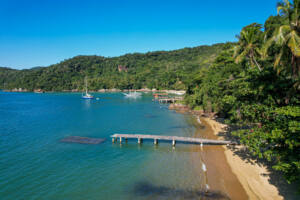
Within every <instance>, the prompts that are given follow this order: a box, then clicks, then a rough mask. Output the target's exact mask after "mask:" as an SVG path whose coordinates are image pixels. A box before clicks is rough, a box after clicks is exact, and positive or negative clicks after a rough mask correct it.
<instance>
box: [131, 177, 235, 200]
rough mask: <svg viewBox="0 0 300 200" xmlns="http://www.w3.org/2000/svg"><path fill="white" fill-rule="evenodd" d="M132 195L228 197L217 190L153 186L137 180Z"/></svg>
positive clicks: (171, 197) (150, 196)
mask: <svg viewBox="0 0 300 200" xmlns="http://www.w3.org/2000/svg"><path fill="white" fill-rule="evenodd" d="M133 193H134V195H137V196H144V197H149V198H151V199H203V200H206V199H207V200H209V199H224V200H225V199H229V198H228V197H227V196H226V195H224V194H222V193H221V192H218V191H207V192H206V191H204V190H189V189H177V188H171V187H166V186H155V185H153V184H151V183H149V182H146V181H142V182H137V183H136V184H135V185H134V188H133Z"/></svg>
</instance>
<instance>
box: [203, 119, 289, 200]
mask: <svg viewBox="0 0 300 200" xmlns="http://www.w3.org/2000/svg"><path fill="white" fill-rule="evenodd" d="M201 120H205V122H206V123H207V124H208V125H209V126H210V127H211V128H212V130H213V134H214V135H215V136H217V137H218V138H219V139H224V138H223V137H222V136H219V133H220V132H222V131H224V129H225V128H226V125H225V124H221V123H220V122H217V121H216V120H214V119H211V118H208V117H205V118H201ZM222 148H224V154H225V157H226V160H227V163H228V165H229V166H230V168H231V170H232V172H233V173H234V174H235V175H236V176H237V178H238V180H239V182H240V183H241V184H242V186H243V188H244V189H245V191H246V193H247V195H248V197H249V199H267V200H268V199H270V200H271V199H272V200H273V199H274V200H282V199H284V197H283V196H281V195H280V194H279V190H278V188H277V187H275V186H274V185H272V184H271V183H269V179H270V177H269V174H270V172H269V171H268V170H267V168H266V166H263V165H259V164H257V163H256V162H254V161H253V162H247V161H245V160H242V159H241V158H240V157H239V156H238V155H236V154H234V152H233V151H232V150H231V149H229V148H227V147H226V146H223V147H222ZM237 148H243V147H242V146H238V147H237Z"/></svg>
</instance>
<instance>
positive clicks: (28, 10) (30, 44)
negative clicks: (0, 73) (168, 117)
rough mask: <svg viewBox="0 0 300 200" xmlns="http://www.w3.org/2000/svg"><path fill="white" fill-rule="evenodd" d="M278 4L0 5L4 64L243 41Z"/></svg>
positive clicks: (263, 0) (24, 0) (5, 0)
mask: <svg viewBox="0 0 300 200" xmlns="http://www.w3.org/2000/svg"><path fill="white" fill-rule="evenodd" d="M276 2H277V1H276V0H247V1H246V0H245V1H244V0H226V1H225V0H224V1H221V0H214V1H207V0H206V1H204V0H105V1H104V0H98V1H96V0H81V1H79V0H0V66H6V67H12V68H17V69H23V68H31V67H35V66H47V65H50V64H55V63H57V62H60V61H62V60H64V59H68V58H71V57H73V56H76V55H102V56H110V57H112V56H118V55H122V54H126V53H133V52H148V51H155V50H172V49H179V48H183V47H193V46H198V45H204V44H213V43H219V42H226V41H235V35H236V34H238V33H239V32H240V29H241V28H242V27H243V26H245V25H248V24H250V23H253V22H258V23H263V22H264V21H265V20H266V19H267V18H268V17H269V16H270V15H276Z"/></svg>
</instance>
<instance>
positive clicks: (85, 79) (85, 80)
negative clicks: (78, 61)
mask: <svg viewBox="0 0 300 200" xmlns="http://www.w3.org/2000/svg"><path fill="white" fill-rule="evenodd" d="M84 82H85V94H87V77H85V78H84Z"/></svg>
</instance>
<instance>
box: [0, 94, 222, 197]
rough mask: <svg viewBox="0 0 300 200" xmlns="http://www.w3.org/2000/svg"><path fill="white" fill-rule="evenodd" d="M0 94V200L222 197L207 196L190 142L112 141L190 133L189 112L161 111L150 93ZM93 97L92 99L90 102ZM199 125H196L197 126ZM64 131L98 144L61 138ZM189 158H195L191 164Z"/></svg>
mask: <svg viewBox="0 0 300 200" xmlns="http://www.w3.org/2000/svg"><path fill="white" fill-rule="evenodd" d="M93 95H94V96H95V99H91V100H87V99H82V98H81V94H80V93H43V94H38V93H13V92H0V199H1V200H6V199H7V200H17V199H38V200H40V199H46V200H52V199H53V200H60V199H61V200H68V199H70V200H77V199H78V200H79V199H80V200H82V199H84V200H101V199H103V200H106V199H113V200H114V199H117V200H118V199H120V200H129V199H130V200H131V199H141V200H143V199H226V198H227V197H228V195H227V194H226V193H225V194H223V193H224V192H222V191H221V192H218V191H216V192H214V193H209V192H208V191H209V189H210V188H211V185H209V184H208V181H207V180H208V177H207V173H206V171H207V169H208V168H209V166H207V165H206V163H205V162H204V161H203V160H202V158H201V153H200V152H201V147H200V146H199V145H198V146H196V145H189V144H176V146H175V147H172V145H171V143H169V142H161V141H159V144H158V145H154V144H153V141H152V140H149V141H147V140H145V141H144V142H143V143H142V144H138V143H137V141H136V140H128V141H127V142H126V141H124V140H123V141H122V143H119V141H117V142H115V143H113V142H112V140H111V137H110V136H111V135H113V134H115V133H120V134H154V135H174V136H185V137H194V136H195V132H196V130H199V129H200V132H201V130H202V129H203V130H205V127H201V125H200V124H199V123H198V122H197V120H198V119H197V118H196V117H194V116H192V115H187V114H180V113H176V112H175V111H172V110H169V109H168V105H167V104H159V103H158V102H157V101H154V100H153V98H152V94H151V93H149V94H143V95H141V97H139V98H126V97H125V96H124V94H122V93H95V94H93ZM96 98H97V99H96ZM195 124H199V127H197V126H198V125H195ZM69 136H80V137H89V138H101V139H105V141H104V142H103V143H100V144H80V143H67V142H62V140H63V139H64V138H67V137H69ZM195 159H196V161H195Z"/></svg>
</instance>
